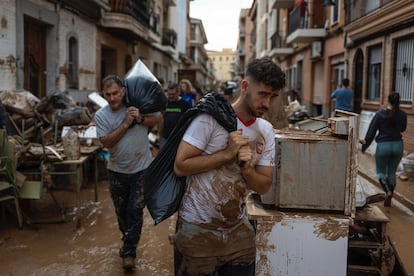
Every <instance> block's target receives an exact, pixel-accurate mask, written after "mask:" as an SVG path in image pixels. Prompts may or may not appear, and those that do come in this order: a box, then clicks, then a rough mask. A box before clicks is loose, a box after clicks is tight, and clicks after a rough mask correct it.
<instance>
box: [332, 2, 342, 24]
mask: <svg viewBox="0 0 414 276" xmlns="http://www.w3.org/2000/svg"><path fill="white" fill-rule="evenodd" d="M332 2H334V3H335V5H332V13H331V18H332V24H334V23H338V22H339V11H340V1H339V0H333V1H332Z"/></svg>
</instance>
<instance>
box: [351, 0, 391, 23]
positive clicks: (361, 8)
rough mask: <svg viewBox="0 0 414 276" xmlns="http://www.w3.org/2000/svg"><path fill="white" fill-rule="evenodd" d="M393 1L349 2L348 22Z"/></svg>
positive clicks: (360, 0) (358, 0) (357, 0)
mask: <svg viewBox="0 0 414 276" xmlns="http://www.w3.org/2000/svg"><path fill="white" fill-rule="evenodd" d="M389 2H392V0H380V1H362V0H356V1H355V0H354V1H352V3H347V9H346V10H345V11H346V17H345V18H346V23H347V24H349V23H351V22H354V21H355V20H358V19H359V18H361V17H363V16H365V15H368V14H369V13H371V12H374V11H375V10H378V9H380V8H382V7H383V6H384V5H386V4H388V3H389Z"/></svg>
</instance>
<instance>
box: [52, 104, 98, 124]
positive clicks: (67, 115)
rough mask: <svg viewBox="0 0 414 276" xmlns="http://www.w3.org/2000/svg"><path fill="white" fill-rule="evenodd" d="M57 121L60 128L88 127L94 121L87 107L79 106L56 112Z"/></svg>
mask: <svg viewBox="0 0 414 276" xmlns="http://www.w3.org/2000/svg"><path fill="white" fill-rule="evenodd" d="M55 120H56V122H57V125H58V127H62V126H74V125H87V124H89V123H90V122H91V121H92V115H91V113H90V112H89V109H88V108H87V107H81V106H77V107H74V108H70V109H61V110H58V111H56V112H55Z"/></svg>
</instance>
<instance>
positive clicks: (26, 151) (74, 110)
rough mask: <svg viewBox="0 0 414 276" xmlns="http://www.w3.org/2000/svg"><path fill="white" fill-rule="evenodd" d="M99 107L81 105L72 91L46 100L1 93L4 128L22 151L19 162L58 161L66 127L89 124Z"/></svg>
mask: <svg viewBox="0 0 414 276" xmlns="http://www.w3.org/2000/svg"><path fill="white" fill-rule="evenodd" d="M96 109H97V106H95V105H92V104H91V105H89V106H79V105H78V104H77V103H76V102H75V101H74V100H73V99H72V97H71V96H70V95H69V93H68V92H66V91H65V92H55V93H53V94H51V95H48V96H47V97H44V98H42V99H39V98H37V97H36V96H34V95H33V94H31V93H30V92H28V91H0V118H1V120H0V127H2V128H6V130H7V133H8V135H9V139H10V140H11V141H12V142H13V143H14V144H15V145H16V147H17V148H18V149H19V152H18V157H19V162H25V161H35V160H39V159H41V158H46V159H47V160H50V161H54V160H56V158H58V159H61V158H64V156H62V155H61V154H57V148H58V147H59V143H60V142H61V138H60V136H61V135H60V133H61V132H62V128H63V126H73V125H88V124H89V123H90V122H91V121H92V118H93V114H94V112H95V111H96Z"/></svg>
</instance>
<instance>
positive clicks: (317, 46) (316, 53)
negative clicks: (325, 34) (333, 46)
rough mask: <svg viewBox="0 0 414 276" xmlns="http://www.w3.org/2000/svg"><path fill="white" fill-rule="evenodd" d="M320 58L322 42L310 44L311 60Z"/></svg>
mask: <svg viewBox="0 0 414 276" xmlns="http://www.w3.org/2000/svg"><path fill="white" fill-rule="evenodd" d="M321 56H322V41H314V42H312V58H318V57H321Z"/></svg>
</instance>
